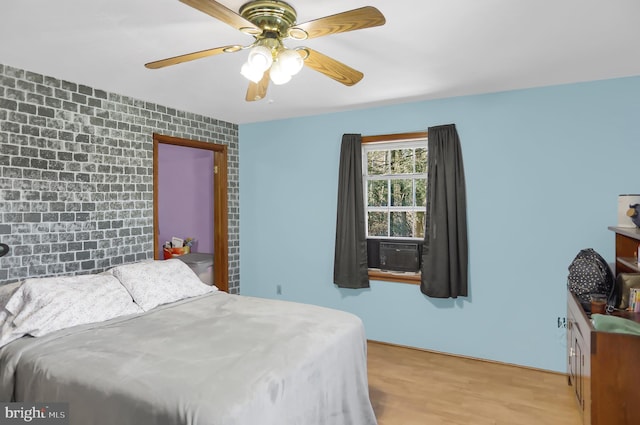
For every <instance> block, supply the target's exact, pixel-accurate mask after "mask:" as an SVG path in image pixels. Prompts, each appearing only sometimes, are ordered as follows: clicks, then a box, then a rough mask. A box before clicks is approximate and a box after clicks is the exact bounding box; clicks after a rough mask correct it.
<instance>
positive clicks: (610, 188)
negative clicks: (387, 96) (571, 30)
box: [240, 77, 640, 372]
mask: <svg viewBox="0 0 640 425" xmlns="http://www.w3.org/2000/svg"><path fill="white" fill-rule="evenodd" d="M639 117H640V77H633V78H624V79H615V80H607V81H598V82H590V83H580V84H571V85H563V86H555V87H546V88H539V89H530V90H520V91H511V92H502V93H494V94H487V95H478V96H468V97H458V98H450V99H444V100H434V101H425V102H418V103H410V104H403V105H398V106H389V107H380V108H374V109H367V110H357V111H351V112H345V113H336V114H330V115H322V116H313V117H306V118H299V119H289V120H282V121H272V122H266V123H256V124H250V125H241V126H240V187H241V190H240V223H241V224H240V246H241V256H240V258H241V260H240V269H241V273H240V276H241V286H240V287H241V293H242V294H244V295H253V296H259V297H267V298H282V299H286V300H294V301H299V302H305V303H312V304H318V305H323V306H328V307H333V308H337V309H341V310H346V311H349V312H352V313H354V314H356V315H358V316H360V317H361V318H362V320H363V321H364V323H365V327H366V331H367V336H368V338H370V339H373V340H379V341H386V342H391V343H396V344H403V345H409V346H414V347H421V348H426V349H431V350H437V351H443V352H447V353H455V354H461V355H466V356H472V357H479V358H485V359H491V360H497V361H501V362H507V363H514V364H519V365H525V366H531V367H536V368H542V369H549V370H554V371H561V372H564V371H565V370H566V364H565V363H566V360H565V356H566V341H565V338H566V336H565V335H566V334H565V330H564V329H558V322H557V319H558V317H564V316H565V312H566V292H565V291H566V289H565V288H566V276H567V266H568V265H569V263H570V262H571V260H572V259H573V257H574V256H575V255H576V253H577V252H578V251H579V250H580V249H582V248H586V247H593V248H595V249H596V250H597V251H599V252H600V253H601V254H603V255H604V256H605V258H606V259H607V260H608V261H613V256H614V250H613V244H614V235H613V233H612V232H611V231H609V230H607V226H610V225H615V224H616V219H617V195H618V194H621V193H638V192H640V185H639V180H640V167H638V164H639V162H638V156H637V154H638V146H639V145H640V126H639V123H640V119H639ZM448 123H455V124H456V126H457V128H458V132H459V135H460V138H461V142H462V150H463V155H464V163H465V172H466V179H467V202H468V222H469V244H470V252H469V256H470V265H469V269H470V296H469V297H468V298H466V299H462V298H460V299H458V300H435V299H429V298H427V297H425V296H423V295H422V294H421V293H420V291H419V288H418V287H417V286H415V285H406V284H399V283H389V282H372V284H371V288H370V289H367V290H342V289H338V288H336V287H335V286H334V285H333V283H332V277H333V243H334V238H335V216H336V211H335V209H336V202H337V201H336V197H337V195H336V186H337V177H338V157H339V150H340V141H341V136H342V134H343V133H361V134H363V135H376V134H389V133H404V132H411V131H420V130H426V129H427V127H429V126H433V125H439V124H448ZM277 285H281V287H282V295H277V294H276V289H277Z"/></svg>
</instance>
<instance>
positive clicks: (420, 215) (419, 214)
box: [413, 211, 425, 239]
mask: <svg viewBox="0 0 640 425" xmlns="http://www.w3.org/2000/svg"><path fill="white" fill-rule="evenodd" d="M413 214H415V230H414V233H413V235H414V236H415V237H416V238H421V239H424V217H425V212H424V211H416V212H415V213H413Z"/></svg>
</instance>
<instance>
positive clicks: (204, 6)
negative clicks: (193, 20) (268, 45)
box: [180, 0, 262, 35]
mask: <svg viewBox="0 0 640 425" xmlns="http://www.w3.org/2000/svg"><path fill="white" fill-rule="evenodd" d="M180 1H181V2H182V3H184V4H187V5H189V6H191V7H193V8H194V9H198V10H199V11H201V12H204V13H206V14H207V15H209V16H212V17H214V18H216V19H218V20H220V21H222V22H224V23H225V24H228V25H231V26H232V27H234V28H235V29H237V30H240V31H243V32H245V33H247V34H252V35H257V34H260V33H262V29H261V28H259V27H257V26H255V25H254V24H253V23H251V22H250V21H248V20H246V19H245V18H243V17H242V16H240V15H238V14H237V13H236V12H234V11H233V10H231V9H229V8H227V7H226V6H223V5H221V4H220V3H218V2H216V1H213V0H180Z"/></svg>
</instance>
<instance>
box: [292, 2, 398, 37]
mask: <svg viewBox="0 0 640 425" xmlns="http://www.w3.org/2000/svg"><path fill="white" fill-rule="evenodd" d="M385 22H386V20H385V18H384V15H383V14H382V13H380V11H379V10H378V9H376V8H375V7H372V6H366V7H361V8H359V9H353V10H349V11H347V12H342V13H338V14H336V15H331V16H326V17H324V18H320V19H315V20H313V21H308V22H304V23H302V24H297V25H295V26H293V27H291V28H289V33H293V34H295V33H297V32H299V31H304V32H306V33H307V38H316V37H322V36H325V35H330V34H336V33H339V32H347V31H354V30H360V29H363V28H371V27H377V26H380V25H383V24H384V23H385ZM292 38H300V37H296V36H292Z"/></svg>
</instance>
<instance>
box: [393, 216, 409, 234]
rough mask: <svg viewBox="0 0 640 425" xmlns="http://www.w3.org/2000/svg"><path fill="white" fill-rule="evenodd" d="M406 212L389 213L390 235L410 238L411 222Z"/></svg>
mask: <svg viewBox="0 0 640 425" xmlns="http://www.w3.org/2000/svg"><path fill="white" fill-rule="evenodd" d="M409 214H412V213H407V212H392V213H391V236H392V237H403V238H410V237H412V236H413V222H412V221H411V218H412V217H410V216H409Z"/></svg>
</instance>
